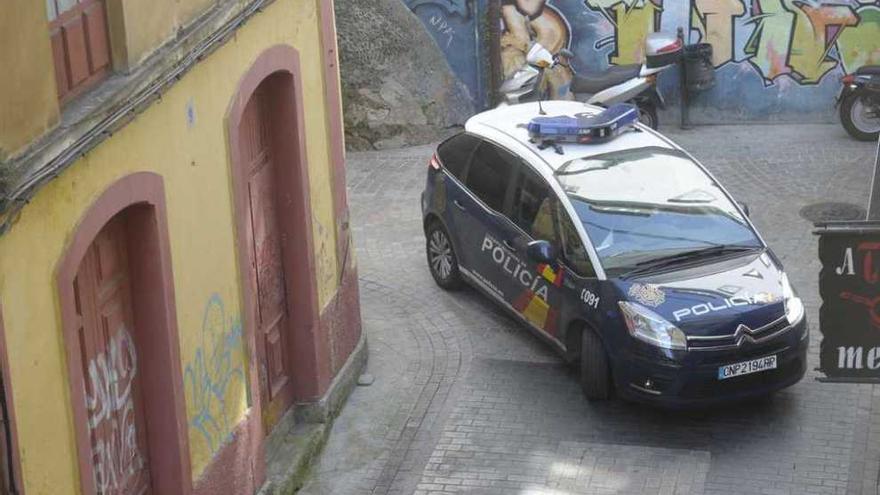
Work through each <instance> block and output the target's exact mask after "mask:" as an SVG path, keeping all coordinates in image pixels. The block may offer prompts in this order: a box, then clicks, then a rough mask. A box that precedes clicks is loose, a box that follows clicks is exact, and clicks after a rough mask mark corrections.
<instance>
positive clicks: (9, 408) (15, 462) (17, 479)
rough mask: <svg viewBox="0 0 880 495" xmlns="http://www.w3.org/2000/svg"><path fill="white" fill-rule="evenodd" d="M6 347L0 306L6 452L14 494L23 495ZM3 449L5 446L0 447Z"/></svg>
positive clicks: (1, 370)
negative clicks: (9, 461)
mask: <svg viewBox="0 0 880 495" xmlns="http://www.w3.org/2000/svg"><path fill="white" fill-rule="evenodd" d="M7 349H8V346H7V345H6V328H5V327H4V326H3V306H2V305H0V372H2V373H3V390H0V393H2V394H4V396H5V397H6V414H7V415H8V416H7V418H6V419H7V420H8V421H9V436H10V437H11V438H10V439H9V445H10V447H11V449H12V452H8V454H9V457H10V458H11V459H12V460H11V463H12V473H10V474H11V476H12V479H13V481H14V483H15V487H14V488H15V489H16V490H17V492H16V493H18V494H19V495H24V480H22V479H21V457H20V456H19V451H18V429H17V428H16V422H15V404H14V401H13V400H12V378H11V377H10V376H9V353H8V352H7ZM0 448H5V446H0Z"/></svg>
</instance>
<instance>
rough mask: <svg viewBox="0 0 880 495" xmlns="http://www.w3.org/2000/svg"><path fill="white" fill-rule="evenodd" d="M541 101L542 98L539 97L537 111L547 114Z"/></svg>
mask: <svg viewBox="0 0 880 495" xmlns="http://www.w3.org/2000/svg"><path fill="white" fill-rule="evenodd" d="M543 102H544V100H541V99H539V100H538V113H539V114H541V115H547V112H545V111H544V104H543Z"/></svg>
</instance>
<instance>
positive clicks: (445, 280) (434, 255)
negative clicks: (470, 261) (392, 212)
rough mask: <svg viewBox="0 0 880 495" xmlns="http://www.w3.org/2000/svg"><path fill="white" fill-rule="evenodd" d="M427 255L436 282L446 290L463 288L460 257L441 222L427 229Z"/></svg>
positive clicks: (432, 223)
mask: <svg viewBox="0 0 880 495" xmlns="http://www.w3.org/2000/svg"><path fill="white" fill-rule="evenodd" d="M425 254H426V256H427V260H428V269H429V270H430V271H431V276H432V277H434V282H436V283H437V285H439V286H440V287H441V288H443V289H444V290H457V289H460V288H461V286H462V280H461V272H460V271H459V270H458V256H457V255H456V254H455V248H454V247H453V245H452V238H451V237H449V232H447V231H446V229H445V228H444V227H443V225H442V224H440V222H437V221H434V222H431V223H430V224H429V225H428V228H427V229H425Z"/></svg>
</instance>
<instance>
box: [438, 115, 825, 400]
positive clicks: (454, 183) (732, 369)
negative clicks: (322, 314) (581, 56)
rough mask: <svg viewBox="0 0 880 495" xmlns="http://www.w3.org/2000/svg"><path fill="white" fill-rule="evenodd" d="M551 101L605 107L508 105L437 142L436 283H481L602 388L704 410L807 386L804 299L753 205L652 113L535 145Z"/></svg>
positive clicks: (604, 394) (597, 392)
mask: <svg viewBox="0 0 880 495" xmlns="http://www.w3.org/2000/svg"><path fill="white" fill-rule="evenodd" d="M542 110H543V112H544V114H546V115H549V116H572V115H578V114H580V115H584V114H586V115H591V114H596V113H599V112H601V111H602V109H600V108H596V107H589V106H585V105H584V104H581V103H577V102H544V103H542V104H539V103H526V104H522V105H514V106H508V107H502V108H498V109H495V110H491V111H488V112H485V113H482V114H479V115H476V116H474V117H472V118H471V119H470V120H469V121H468V122H467V124H466V126H465V132H463V133H461V134H458V135H456V136H453V137H452V138H450V139H448V140H447V141H445V142H443V143H442V144H440V146H438V148H437V151H436V153H435V154H434V156H433V157H432V158H431V160H430V164H429V168H428V179H427V185H426V188H425V191H424V192H423V193H422V200H421V206H422V212H423V216H424V231H425V236H426V251H427V262H428V267H429V269H430V272H431V275H432V276H433V278H434V280H435V281H436V283H437V284H438V285H439V286H440V287H442V288H444V289H448V290H452V289H457V288H460V287H461V286H462V285H463V284H465V283H466V284H469V285H471V286H473V287H475V288H477V289H479V290H480V291H481V292H483V293H485V294H486V295H487V296H488V297H489V298H491V299H492V300H494V301H495V302H497V303H498V304H499V305H501V306H503V307H504V308H506V309H508V310H509V311H510V313H511V314H513V315H514V316H515V317H517V318H518V319H519V320H521V321H522V322H523V323H524V324H525V325H526V326H528V327H529V328H530V329H532V330H534V331H535V332H536V333H537V334H538V335H539V336H541V337H543V338H545V339H546V340H547V341H548V342H549V343H550V345H552V346H554V347H555V348H556V349H558V350H559V351H560V352H561V353H562V354H563V355H564V356H565V357H566V358H567V359H568V360H569V361H571V362H579V363H580V365H579V367H580V380H581V385H582V388H583V391H584V394H585V395H586V397H587V398H588V399H592V400H595V399H606V398H608V397H609V396H611V395H612V393H614V392H616V393H617V395H618V396H620V397H624V398H629V399H635V400H640V401H648V402H653V403H657V404H661V405H667V406H688V405H696V404H701V405H702V404H706V403H709V402H715V401H726V400H731V399H743V398H746V397H751V396H757V395H765V394H769V393H772V392H774V391H777V390H779V389H782V388H784V387H788V386H790V385H793V384H794V383H796V382H798V381H799V380H800V379H801V378H802V377H803V375H804V372H805V369H806V361H807V358H806V352H807V348H808V346H809V332H808V329H807V322H806V318H805V316H804V306H803V303H802V302H801V300H800V299H799V298H798V297H797V295H796V293H795V291H794V290H793V289H792V287H791V284H790V283H789V280H788V278H787V277H786V274H785V272H784V271H783V268H782V264H781V263H780V261H779V259H778V258H777V257H776V256H775V255H774V254H773V252H772V251H771V250H770V249H769V248H768V247H767V245H766V244H765V243H764V241H763V239H762V238H761V236H760V235H759V234H758V232H757V231H756V230H755V228H754V226H753V225H752V223H751V222H750V221H749V219H748V212H747V209H746V207H745V205H740V204H738V203H736V202H735V201H734V200H733V198H732V197H731V196H730V194H729V193H728V192H727V191H726V190H725V189H724V188H723V187H722V186H721V185H720V184H719V183H718V182H717V181H716V180H715V179H714V178H713V177H712V175H711V174H710V173H709V172H708V171H706V169H705V168H704V167H703V166H702V165H701V164H700V163H699V162H697V161H696V160H695V159H694V158H693V157H692V156H691V155H689V154H688V153H687V152H686V151H684V150H683V149H681V148H680V147H678V146H677V145H675V144H674V143H673V142H671V141H670V140H668V139H667V138H665V137H663V136H662V135H660V134H658V133H656V132H654V131H652V130H650V129H648V128H646V127H643V126H642V125H640V124H639V125H634V126H633V127H632V128H631V129H629V130H626V131H625V132H622V133H620V134H619V135H617V136H616V137H615V138H614V139H611V140H606V141H604V142H601V143H591V144H577V143H566V144H561V145H560V144H555V143H549V144H550V145H548V143H543V142H541V141H540V140H535V139H534V136H531V137H530V135H529V130H528V127H529V126H528V124H529V123H530V122H532V121H533V119H534V118H535V117H538V116H539V115H540V114H541V111H542Z"/></svg>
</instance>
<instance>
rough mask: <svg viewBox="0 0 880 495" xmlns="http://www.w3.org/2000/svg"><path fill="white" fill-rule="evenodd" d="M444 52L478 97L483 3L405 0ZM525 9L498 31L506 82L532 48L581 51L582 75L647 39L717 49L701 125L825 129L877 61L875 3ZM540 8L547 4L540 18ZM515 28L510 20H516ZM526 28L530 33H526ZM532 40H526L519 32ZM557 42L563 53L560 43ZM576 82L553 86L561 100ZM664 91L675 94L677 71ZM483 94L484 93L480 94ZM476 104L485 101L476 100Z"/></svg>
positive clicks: (603, 4)
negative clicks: (846, 88) (680, 34)
mask: <svg viewBox="0 0 880 495" xmlns="http://www.w3.org/2000/svg"><path fill="white" fill-rule="evenodd" d="M403 1H404V2H405V3H406V4H407V5H409V7H410V8H411V9H412V10H413V11H414V12H415V13H416V14H417V15H418V16H419V18H420V19H421V20H422V22H423V25H424V27H425V29H426V30H427V31H428V32H429V33H431V34H432V35H433V36H434V38H435V40H436V41H437V43H438V45H439V46H440V47H441V48H443V49H444V52H445V54H446V56H447V58H448V59H449V60H450V64H451V65H452V67H454V68H455V69H456V73H457V75H458V77H459V78H460V79H461V80H462V81H463V82H464V83H465V84H467V85H468V87H469V88H470V89H471V92H472V94H477V93H478V92H479V91H480V90H481V86H480V85H479V80H480V79H479V77H476V76H475V75H474V74H475V71H476V73H482V72H484V71H485V70H486V67H485V66H480V65H479V64H478V63H474V62H473V60H475V59H478V57H475V53H474V52H472V51H470V50H471V47H472V46H479V45H480V43H481V41H480V40H481V39H483V38H485V33H486V30H485V29H481V28H480V22H481V19H484V18H485V12H486V5H487V0H476V1H466V0H403ZM515 3H516V4H517V5H518V6H519V7H520V10H521V11H523V12H525V13H527V14H535V15H534V16H532V17H533V18H531V19H529V20H527V21H522V19H525V17H523V16H521V14H517V13H516V12H514V7H506V9H509V10H510V11H511V12H512V13H511V14H510V15H505V17H504V20H503V24H502V32H503V35H502V38H501V48H502V62H503V64H502V65H503V66H504V72H505V74H509V73H511V72H512V71H513V70H515V68H516V67H517V66H518V65H519V64H521V63H522V61H523V60H524V51H525V50H526V49H527V48H528V43H529V42H531V41H535V40H538V41H542V42H546V43H545V44H547V43H549V44H551V45H556V46H557V47H556V48H553V50H554V51H557V50H558V47H561V46H562V45H566V46H568V47H569V48H570V49H571V50H572V51H574V52H575V55H576V60H575V61H574V66H575V68H576V70H578V71H580V72H583V73H589V72H596V71H601V70H603V69H605V68H606V67H608V66H609V65H622V64H632V63H639V62H641V61H642V60H643V58H642V57H643V40H644V39H645V36H646V35H647V34H648V33H650V32H653V31H658V30H659V31H668V32H671V33H675V31H676V29H677V28H678V27H681V28H683V29H684V32H685V34H686V36H687V39H688V42H689V43H698V42H706V43H710V44H711V45H712V46H713V49H714V60H713V64H714V66H715V69H716V77H717V85H716V87H715V88H713V89H712V90H710V91H707V92H704V93H700V94H698V95H696V96H695V98H694V99H693V110H692V115H693V118H694V120H695V121H697V122H731V121H766V120H783V121H798V122H802V121H805V120H807V121H811V120H812V121H823V120H829V119H832V118H833V117H834V114H833V99H834V96H835V95H836V93H837V90H838V89H839V82H838V81H839V78H840V76H842V75H844V74H849V73H852V72H853V71H855V70H856V69H857V68H858V67H859V66H861V65H864V64H878V63H880V1H877V0H844V1H833V2H832V1H825V0H816V1H810V2H801V1H796V0H750V1H746V0H688V1H684V0H577V1H568V0H566V1H562V0H517V1H516V2H515ZM537 6H542V7H543V11H539V10H538V9H537V8H535V7H537ZM511 21H513V22H511ZM525 26H528V28H527V29H526V28H525ZM522 33H526V35H525V37H524V39H519V38H521V37H522V36H518V35H519V34H522ZM559 40H561V41H562V45H557V41H559ZM568 80H570V76H569V77H568V78H566V77H565V76H564V75H563V77H561V79H560V80H559V81H557V86H558V88H557V89H558V90H559V93H560V94H561V96H562V97H565V94H566V91H567V83H568ZM661 83H662V87H663V89H664V91H665V92H666V93H667V95H670V96H672V97H673V103H674V102H675V99H676V98H675V97H676V96H677V79H676V74H675V73H671V72H670V73H666V74H664V75H663V76H662V77H661ZM482 89H483V90H485V88H484V87H483V88H482ZM475 101H477V102H478V101H479V100H477V99H475Z"/></svg>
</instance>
